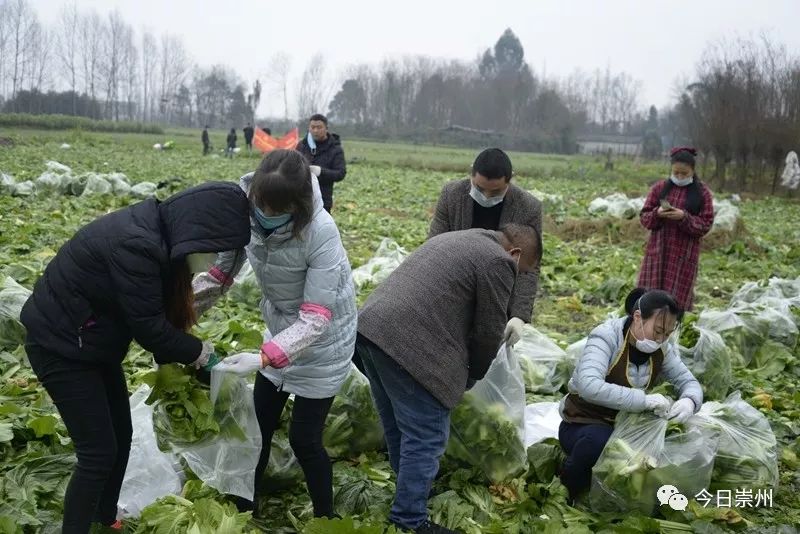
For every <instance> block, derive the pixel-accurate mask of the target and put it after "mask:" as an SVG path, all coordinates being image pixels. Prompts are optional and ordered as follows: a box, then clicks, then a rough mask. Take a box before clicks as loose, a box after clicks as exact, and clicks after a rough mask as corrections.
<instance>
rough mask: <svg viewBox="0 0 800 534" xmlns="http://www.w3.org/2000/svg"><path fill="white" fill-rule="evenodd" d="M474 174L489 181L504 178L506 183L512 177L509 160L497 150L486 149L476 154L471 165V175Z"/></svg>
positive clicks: (503, 153)
mask: <svg viewBox="0 0 800 534" xmlns="http://www.w3.org/2000/svg"><path fill="white" fill-rule="evenodd" d="M476 174H480V175H481V176H485V177H486V178H488V179H489V180H499V179H500V178H505V180H506V182H508V181H509V180H511V175H512V168H511V159H510V158H509V157H508V154H506V153H505V152H503V151H502V150H500V149H499V148H487V149H486V150H484V151H483V152H481V153H480V154H478V157H477V158H475V163H473V164H472V175H473V176H475V175H476Z"/></svg>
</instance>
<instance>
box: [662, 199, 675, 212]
mask: <svg viewBox="0 0 800 534" xmlns="http://www.w3.org/2000/svg"><path fill="white" fill-rule="evenodd" d="M661 209H663V210H671V209H674V208H673V207H672V204H670V203H669V201H668V200H667V199H665V198H662V199H661Z"/></svg>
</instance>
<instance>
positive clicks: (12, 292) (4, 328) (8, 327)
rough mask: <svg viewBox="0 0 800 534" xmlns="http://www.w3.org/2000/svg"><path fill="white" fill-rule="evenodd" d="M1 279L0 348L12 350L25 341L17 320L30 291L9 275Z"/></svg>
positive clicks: (22, 327)
mask: <svg viewBox="0 0 800 534" xmlns="http://www.w3.org/2000/svg"><path fill="white" fill-rule="evenodd" d="M0 276H2V275H0ZM2 279H3V285H2V286H0V349H8V350H14V349H15V348H17V347H18V346H19V345H21V344H23V343H24V342H25V327H24V326H23V325H22V323H20V321H19V314H20V312H21V311H22V306H23V305H24V304H25V301H26V300H28V297H29V296H30V295H31V292H30V290H28V289H26V288H24V287H22V286H21V285H19V284H18V283H17V282H15V281H14V279H13V278H11V277H10V276H2Z"/></svg>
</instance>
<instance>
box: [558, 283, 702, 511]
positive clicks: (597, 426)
mask: <svg viewBox="0 0 800 534" xmlns="http://www.w3.org/2000/svg"><path fill="white" fill-rule="evenodd" d="M625 310H626V312H627V315H626V316H625V317H623V318H621V319H612V320H609V321H606V322H605V323H603V324H601V325H600V326H598V327H597V328H595V329H594V330H593V331H592V333H591V334H589V339H588V340H587V342H586V348H584V350H583V355H582V356H581V358H580V360H579V361H578V365H577V367H576V369H575V372H574V373H573V375H572V378H571V379H570V381H569V385H568V389H569V394H568V395H567V396H566V397H565V398H564V399H563V400H562V401H561V406H560V411H561V418H562V419H563V421H562V422H561V426H560V428H559V431H558V438H559V441H560V442H561V448H562V449H564V452H565V453H566V454H567V459H566V460H565V461H564V464H563V466H562V467H561V473H560V475H561V481H562V483H563V484H564V485H565V486H566V487H567V489H568V490H569V494H570V498H571V499H575V498H576V497H577V496H578V495H580V494H581V493H582V492H584V491H586V490H587V489H588V488H589V485H590V483H591V479H592V467H594V464H595V463H596V462H597V459H598V458H599V457H600V453H602V452H603V448H604V447H605V444H606V442H607V441H608V439H609V437H610V436H611V432H612V431H613V429H614V418H615V417H616V415H617V412H619V411H625V412H644V411H653V412H654V413H655V414H656V415H659V416H661V417H667V418H669V419H671V420H674V421H677V422H681V423H682V422H685V421H686V420H687V419H689V417H691V416H692V415H693V414H694V413H695V412H696V411H697V410H699V409H700V405H701V404H703V390H702V389H701V387H700V383H699V382H698V381H697V379H695V377H694V376H693V375H692V373H691V372H690V371H689V370H688V369H687V368H686V366H685V365H684V364H683V362H682V361H681V359H680V356H679V355H678V348H677V347H676V346H675V344H674V343H671V342H669V338H670V335H671V334H672V333H673V332H674V331H675V329H676V328H677V327H678V325H679V324H680V321H681V319H682V318H683V310H681V309H680V308H678V305H677V304H676V302H675V299H673V298H672V296H671V295H670V294H669V293H667V292H666V291H661V290H652V291H646V290H644V289H641V288H639V289H634V290H633V291H632V292H631V294H630V295H628V298H627V299H626V300H625ZM662 380H665V381H668V382H670V383H672V385H673V386H674V387H675V390H676V391H677V392H678V396H679V399H678V400H677V401H675V402H673V401H672V400H671V399H669V398H667V397H665V396H664V395H661V394H648V393H647V390H648V389H650V388H652V387H654V386H655V385H656V384H658V383H659V382H661V381H662Z"/></svg>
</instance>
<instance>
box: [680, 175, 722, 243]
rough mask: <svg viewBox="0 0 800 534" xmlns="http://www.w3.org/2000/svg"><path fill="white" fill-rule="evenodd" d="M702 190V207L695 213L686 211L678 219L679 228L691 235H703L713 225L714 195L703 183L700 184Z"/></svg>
mask: <svg viewBox="0 0 800 534" xmlns="http://www.w3.org/2000/svg"><path fill="white" fill-rule="evenodd" d="M701 190H702V192H703V209H702V211H701V212H700V213H698V214H697V215H692V214H691V213H689V212H688V211H686V212H685V213H686V216H685V217H684V218H683V220H682V221H680V228H681V229H682V230H683V231H684V232H685V233H687V234H689V235H690V236H693V237H703V236H704V235H706V234H707V233H708V232H709V230H711V227H712V226H714V197H713V196H712V195H711V191H710V190H709V189H708V187H706V186H705V185H702V186H701Z"/></svg>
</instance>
